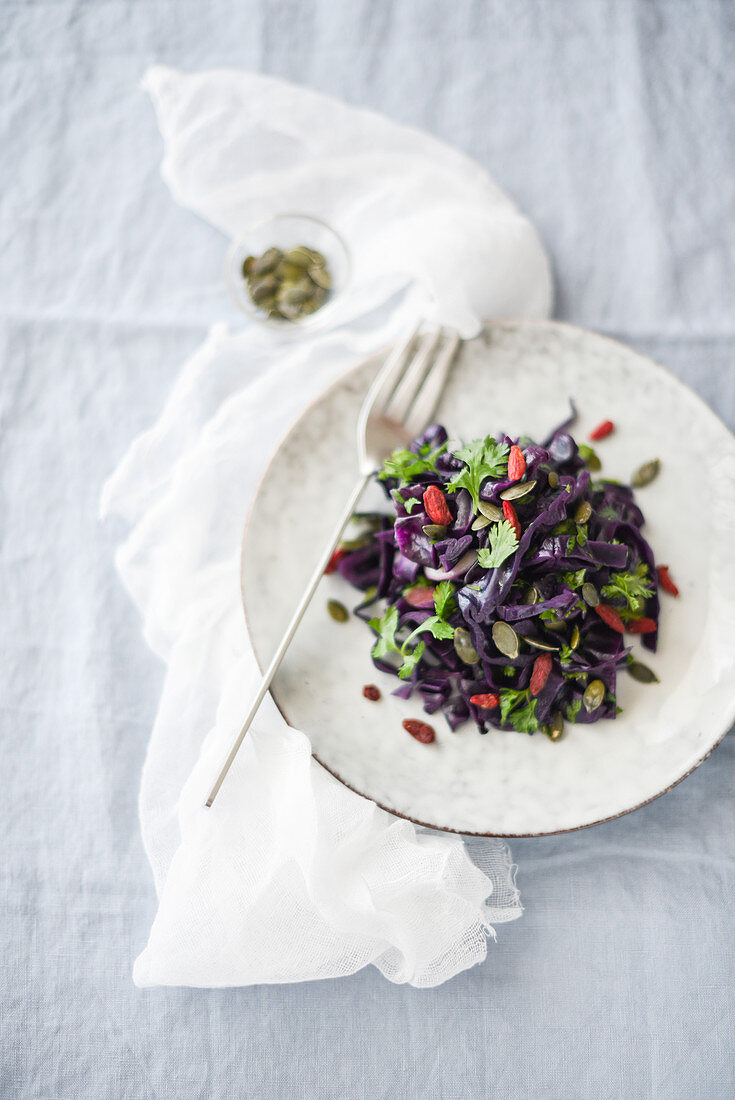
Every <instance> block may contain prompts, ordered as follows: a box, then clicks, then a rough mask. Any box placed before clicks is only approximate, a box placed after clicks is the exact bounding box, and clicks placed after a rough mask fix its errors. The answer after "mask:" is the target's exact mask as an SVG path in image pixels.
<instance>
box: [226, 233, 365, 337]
mask: <svg viewBox="0 0 735 1100" xmlns="http://www.w3.org/2000/svg"><path fill="white" fill-rule="evenodd" d="M226 274H227V285H228V287H229V290H230V294H231V295H232V298H233V300H234V302H235V304H236V305H237V306H238V307H239V308H240V309H241V310H242V311H243V312H244V313H246V314H247V315H248V316H249V317H251V318H253V319H254V320H256V321H260V322H261V323H262V324H265V325H268V326H270V327H274V328H275V327H277V328H278V329H279V330H281V331H284V332H287V331H289V330H293V331H294V332H295V331H297V330H299V329H302V328H305V327H309V328H315V327H317V326H318V325H320V324H322V323H323V321H325V320H328V318H329V316H330V315H331V313H332V310H333V307H334V304H335V302H336V301H337V299H338V298H339V297H340V296H341V294H342V293H343V292H344V290H345V288H346V286H347V284H348V282H349V276H350V257H349V253H348V250H347V246H346V244H345V243H344V241H343V240H342V238H341V237H340V236H339V234H338V233H337V232H336V231H335V230H334V229H332V228H331V227H330V226H329V225H327V224H326V222H323V221H321V220H320V219H319V218H315V217H312V216H311V215H308V214H278V215H275V216H274V217H271V218H267V219H265V220H263V221H261V222H258V223H257V224H255V225H252V226H251V227H250V228H249V229H247V230H246V231H245V232H244V233H243V234H242V236H241V237H240V238H239V239H238V240H237V241H235V242H234V244H233V245H232V246H231V248H230V250H229V253H228V256H227V272H226Z"/></svg>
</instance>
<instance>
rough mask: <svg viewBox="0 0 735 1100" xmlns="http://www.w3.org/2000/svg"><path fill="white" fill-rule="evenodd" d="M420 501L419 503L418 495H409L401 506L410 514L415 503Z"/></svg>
mask: <svg viewBox="0 0 735 1100" xmlns="http://www.w3.org/2000/svg"><path fill="white" fill-rule="evenodd" d="M420 503H421V501H420V500H419V498H418V497H409V498H408V500H404V502H403V507H404V508H405V509H406V511H407V512H408V514H409V516H410V515H411V512H413V510H414V508H415V507H416V505H417V504H420Z"/></svg>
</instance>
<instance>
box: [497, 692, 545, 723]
mask: <svg viewBox="0 0 735 1100" xmlns="http://www.w3.org/2000/svg"><path fill="white" fill-rule="evenodd" d="M536 702H537V700H536V699H532V698H531V693H530V691H528V689H526V690H525V691H517V690H516V689H515V688H503V689H502V690H501V692H500V716H501V718H502V720H503V721H504V722H510V724H511V725H512V726H513V729H515V730H517V731H518V732H519V733H534V732H535V731H536V730H537V729H538V727H539V723H538V719H537V717H536Z"/></svg>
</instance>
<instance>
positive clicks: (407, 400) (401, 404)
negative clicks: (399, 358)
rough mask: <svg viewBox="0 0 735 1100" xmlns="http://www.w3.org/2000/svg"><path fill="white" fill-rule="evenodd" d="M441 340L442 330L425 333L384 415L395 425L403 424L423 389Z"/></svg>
mask: <svg viewBox="0 0 735 1100" xmlns="http://www.w3.org/2000/svg"><path fill="white" fill-rule="evenodd" d="M440 338H441V329H438V328H437V329H434V330H432V331H429V332H427V333H424V335H423V336H422V338H421V341H420V343H419V346H418V348H417V350H416V354H415V355H414V357H413V359H412V360H411V362H410V363H409V365H408V367H407V368H406V370H405V372H404V374H403V377H402V378H401V380H400V382H399V383H398V385H397V386H396V388H395V390H394V392H393V396H392V397H391V399H390V401H389V402H388V403H387V405H386V407H385V410H384V412H383V415H384V416H385V417H386V418H387V419H388V420H392V421H393V423H394V424H402V423H403V422H404V421H405V420H406V416H407V414H408V410H409V409H410V408H411V404H412V402H413V400H414V398H415V397H416V395H417V394H418V392H419V390H420V389H421V383H422V381H423V378H424V375H425V374H426V371H427V367H428V366H429V364H430V363H431V360H432V357H433V355H434V350H435V348H436V346H437V344H438V343H439V340H440Z"/></svg>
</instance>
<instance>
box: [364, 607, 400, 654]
mask: <svg viewBox="0 0 735 1100" xmlns="http://www.w3.org/2000/svg"><path fill="white" fill-rule="evenodd" d="M368 626H371V627H372V628H373V630H375V631H377V633H378V639H377V641H376V642H375V644H374V646H373V649H372V653H373V657H378V658H381V657H387V655H388V654H389V653H400V649H399V647H398V643H397V642H396V630H397V629H398V608H397V607H389V608H388V610H387V611H386V613H385V615H384V616H383V618H382V619H370V620H369V621H368Z"/></svg>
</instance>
